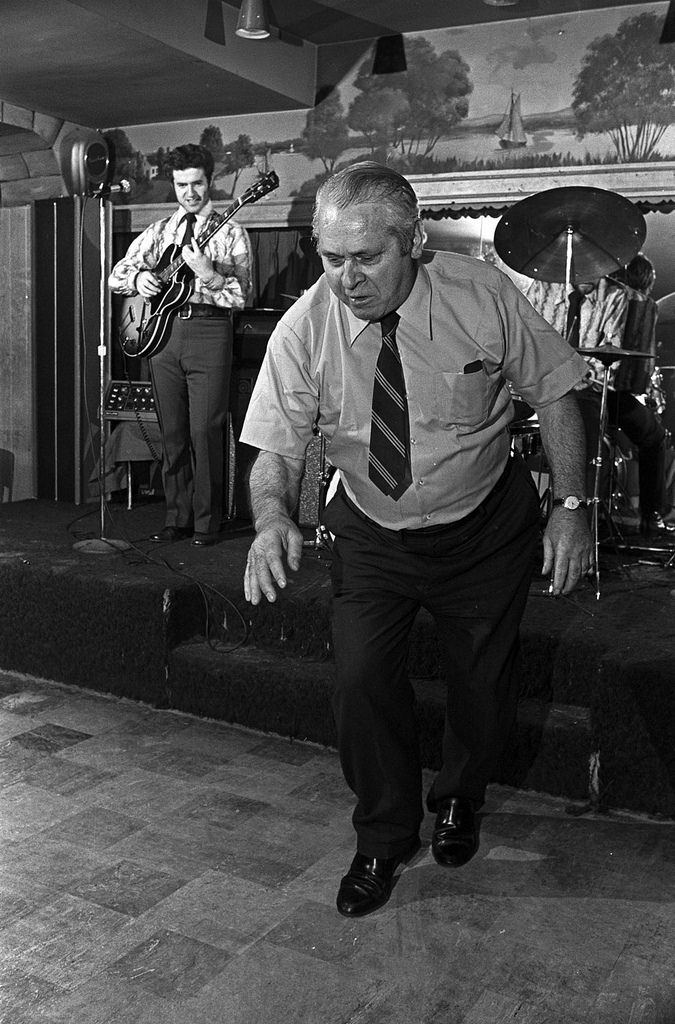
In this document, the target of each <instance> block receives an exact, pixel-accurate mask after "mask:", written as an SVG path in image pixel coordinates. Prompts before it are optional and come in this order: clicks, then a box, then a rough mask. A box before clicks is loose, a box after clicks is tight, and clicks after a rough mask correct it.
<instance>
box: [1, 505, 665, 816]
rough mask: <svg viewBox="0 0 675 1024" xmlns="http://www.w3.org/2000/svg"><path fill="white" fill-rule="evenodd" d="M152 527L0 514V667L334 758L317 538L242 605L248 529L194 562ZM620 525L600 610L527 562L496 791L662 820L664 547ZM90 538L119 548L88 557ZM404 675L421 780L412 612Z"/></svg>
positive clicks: (433, 654)
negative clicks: (281, 587)
mask: <svg viewBox="0 0 675 1024" xmlns="http://www.w3.org/2000/svg"><path fill="white" fill-rule="evenodd" d="M123 497H124V496H122V499H123ZM162 522H163V504H162V502H161V501H152V500H148V501H145V502H137V503H136V504H135V505H134V506H133V507H132V508H131V509H129V508H127V507H126V502H125V501H124V500H120V501H119V502H112V503H110V504H108V505H107V506H106V515H105V521H104V525H103V528H102V527H101V522H100V509H99V505H98V503H97V504H94V505H87V506H72V505H68V504H65V503H60V502H50V501H24V502H16V503H9V504H0V668H2V669H7V670H13V671H16V672H20V673H25V674H26V675H30V676H35V677H38V678H43V679H52V680H56V681H59V682H62V683H66V684H74V685H77V686H79V687H85V688H89V689H91V690H95V691H99V692H106V693H112V694H116V695H118V696H121V697H125V698H129V699H131V700H134V701H142V702H144V703H146V704H148V705H151V706H153V707H156V708H173V709H177V710H180V711H185V712H189V713H193V714H196V715H199V716H203V717H207V718H213V719H216V720H220V721H225V722H230V723H237V724H240V725H243V726H247V727H250V728H254V729H259V730H262V731H264V732H267V733H270V734H275V735H280V736H284V737H289V738H291V739H299V740H300V739H301V740H305V739H307V740H311V741H314V742H318V743H321V744H324V745H325V746H327V747H332V746H333V745H334V742H335V736H334V731H333V722H332V714H331V709H330V698H331V691H332V684H333V665H332V657H331V645H330V632H329V624H328V612H329V608H328V606H329V596H330V580H329V576H330V551H329V550H328V549H327V548H324V547H322V546H320V545H317V544H316V543H315V531H314V529H313V528H311V527H307V528H306V535H307V547H306V552H305V558H304V561H303V566H302V568H301V570H300V572H299V573H298V574H297V575H296V576H294V577H293V579H292V582H291V584H290V585H289V587H288V589H287V590H286V592H285V593H283V594H282V595H281V596H280V598H279V600H278V601H277V602H276V603H275V604H274V605H268V604H265V605H263V606H260V607H258V608H252V607H251V606H249V605H247V603H246V602H245V600H244V597H243V591H242V576H243V569H244V563H245V559H246V552H247V550H248V546H249V544H250V541H251V536H252V532H251V529H250V524H249V523H247V522H246V521H232V522H230V523H228V524H226V528H225V529H224V531H223V534H222V540H221V541H220V542H219V543H218V544H217V545H215V546H213V547H210V548H204V549H199V548H194V547H192V546H191V545H190V543H189V541H185V542H181V543H179V544H173V545H166V546H159V545H155V544H152V543H151V542H150V541H149V537H150V535H151V534H152V533H154V532H155V531H156V530H157V529H159V528H160V527H161V526H162ZM621 526H622V537H623V541H625V543H623V541H622V543H621V545H620V549H618V550H613V549H611V548H608V549H607V550H606V551H604V550H603V552H602V553H601V559H600V569H601V576H600V598H599V600H598V599H597V598H596V592H595V585H594V583H593V582H591V581H589V582H586V583H585V584H584V585H583V587H581V588H580V589H579V590H578V591H577V592H576V593H575V594H574V595H572V596H571V597H569V598H557V599H554V598H552V597H551V596H550V595H549V594H548V592H547V584H546V582H545V581H543V580H542V579H541V578H540V576H539V574H538V566H536V565H533V574H532V584H531V590H530V598H529V600H528V605H527V609H526V613H525V617H524V621H523V629H522V639H523V645H522V646H523V665H522V676H521V701H520V709H519V716H518V724H517V727H516V729H515V730H514V733H513V735H512V738H511V742H510V744H509V747H508V750H507V751H506V753H505V755H504V757H503V758H502V761H501V763H500V766H499V770H498V772H497V774H496V777H495V779H494V781H495V782H497V783H501V784H505V785H509V786H515V787H517V788H519V789H522V790H533V791H537V792H542V793H549V794H553V795H556V796H563V797H568V798H570V799H572V800H575V801H587V802H588V807H589V809H593V810H595V811H597V810H602V809H603V808H606V809H608V808H613V809H627V810H634V811H640V812H642V813H646V814H651V815H654V816H657V817H663V818H672V817H675V754H674V753H673V750H674V747H673V735H674V734H675V567H673V566H672V565H671V564H670V560H671V557H672V554H673V550H674V549H673V547H671V546H669V542H670V544H671V545H672V544H674V543H675V541H673V540H672V539H671V538H672V537H673V535H672V534H670V535H667V534H665V533H664V534H663V535H662V536H661V537H660V538H659V539H657V540H654V541H652V542H651V543H650V550H648V549H644V550H637V549H633V548H630V546H631V544H637V537H635V536H634V535H633V534H632V533H631V529H632V524H631V523H630V522H627V523H623V524H621ZM101 536H103V537H104V538H106V539H111V540H118V541H122V542H124V545H125V547H124V549H123V550H118V549H117V548H113V547H111V549H110V552H109V553H103V554H102V553H99V552H98V548H100V545H99V544H97V543H96V541H98V540H100V538H101ZM626 547H627V548H630V550H625V549H624V548H626ZM410 672H411V676H412V678H413V680H414V685H415V689H416V693H417V697H418V717H419V724H420V742H421V747H422V755H423V761H424V765H425V767H427V768H430V769H433V768H434V767H436V766H437V764H438V752H439V747H440V735H441V726H442V714H443V693H442V685H441V684H440V682H439V680H438V679H437V649H436V639H435V635H434V629H433V623H432V622H431V621H430V620H429V619H428V618H427V617H426V616H425V615H424V614H421V615H420V616H419V618H418V621H417V623H416V626H415V632H414V636H413V642H412V646H411V657H410Z"/></svg>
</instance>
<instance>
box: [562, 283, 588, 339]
mask: <svg viewBox="0 0 675 1024" xmlns="http://www.w3.org/2000/svg"><path fill="white" fill-rule="evenodd" d="M585 298H586V296H585V295H584V293H583V292H582V291H579V289H578V288H575V289H574V290H573V291H571V292H570V294H569V306H568V307H567V325H566V328H567V334H566V338H567V340H568V341H569V343H570V345H571V346H572V348H579V339H580V333H579V327H580V321H581V307H582V305H583V303H584V299H585Z"/></svg>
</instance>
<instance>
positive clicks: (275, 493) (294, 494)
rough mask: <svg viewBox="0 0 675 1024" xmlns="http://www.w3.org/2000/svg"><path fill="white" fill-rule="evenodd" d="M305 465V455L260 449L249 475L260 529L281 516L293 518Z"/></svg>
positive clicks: (252, 501) (253, 505)
mask: <svg viewBox="0 0 675 1024" xmlns="http://www.w3.org/2000/svg"><path fill="white" fill-rule="evenodd" d="M304 465H305V463H304V460H303V459H290V458H287V457H285V456H282V455H276V454H275V453H274V452H264V451H261V452H259V454H258V457H257V458H256V460H255V462H254V463H253V467H252V469H251V475H250V478H249V488H250V494H251V510H252V512H253V521H254V523H255V528H256V530H257V531H258V533H260V531H261V530H264V529H265V528H266V527H267V526H271V525H274V524H275V523H276V522H278V520H279V519H280V518H281V519H286V518H290V516H291V514H292V513H293V511H294V510H295V507H296V505H297V504H298V496H299V494H300V481H301V479H302V471H303V469H304Z"/></svg>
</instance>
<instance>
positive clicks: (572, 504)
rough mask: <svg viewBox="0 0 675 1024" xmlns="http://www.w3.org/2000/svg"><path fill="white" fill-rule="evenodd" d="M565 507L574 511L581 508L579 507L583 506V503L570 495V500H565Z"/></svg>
mask: <svg viewBox="0 0 675 1024" xmlns="http://www.w3.org/2000/svg"><path fill="white" fill-rule="evenodd" d="M564 505H565V508H571V509H574V508H579V506H580V505H581V502H580V501H579V499H578V498H577V497H576V496H575V495H574V494H570V496H569V497H568V498H565V501H564Z"/></svg>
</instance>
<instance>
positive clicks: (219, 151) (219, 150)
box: [199, 124, 225, 161]
mask: <svg viewBox="0 0 675 1024" xmlns="http://www.w3.org/2000/svg"><path fill="white" fill-rule="evenodd" d="M199 145H200V146H204V148H205V149H208V150H209V151H210V152H211V153H212V155H213V159H214V160H215V161H218V160H221V159H222V157H223V152H224V150H225V146H224V145H223V133H222V132H221V130H220V128H218V126H217V125H215V124H210V125H208V126H207V127H206V128H205V129H204V130H203V132H202V134H201V135H200V136H199Z"/></svg>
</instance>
